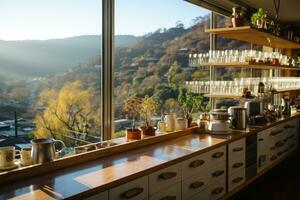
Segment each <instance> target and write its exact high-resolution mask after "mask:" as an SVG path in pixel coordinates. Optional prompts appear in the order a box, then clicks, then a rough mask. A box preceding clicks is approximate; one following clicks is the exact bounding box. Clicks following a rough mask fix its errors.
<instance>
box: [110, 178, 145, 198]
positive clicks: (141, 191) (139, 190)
mask: <svg viewBox="0 0 300 200" xmlns="http://www.w3.org/2000/svg"><path fill="white" fill-rule="evenodd" d="M148 195H149V193H148V176H144V177H141V178H138V179H135V180H133V181H130V182H128V183H125V184H123V185H120V186H117V187H115V188H112V189H110V190H109V200H126V199H130V200H143V199H146V198H148Z"/></svg>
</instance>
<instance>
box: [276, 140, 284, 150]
mask: <svg viewBox="0 0 300 200" xmlns="http://www.w3.org/2000/svg"><path fill="white" fill-rule="evenodd" d="M281 146H283V143H282V142H281V141H278V142H276V143H275V147H276V148H277V147H281Z"/></svg>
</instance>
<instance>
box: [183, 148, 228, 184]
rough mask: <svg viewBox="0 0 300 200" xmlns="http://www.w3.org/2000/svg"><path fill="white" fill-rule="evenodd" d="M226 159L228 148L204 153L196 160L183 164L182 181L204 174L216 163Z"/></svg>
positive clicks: (192, 159) (196, 157)
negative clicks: (204, 171)
mask: <svg viewBox="0 0 300 200" xmlns="http://www.w3.org/2000/svg"><path fill="white" fill-rule="evenodd" d="M225 159H226V147H225V146H222V147H219V148H217V149H214V150H212V151H209V152H206V153H203V154H201V155H199V156H195V157H194V158H191V159H188V160H186V161H184V162H182V179H183V180H184V179H186V178H188V177H191V176H193V175H194V174H197V173H200V172H203V170H205V169H207V168H209V167H210V166H214V165H215V164H216V163H218V162H221V161H224V160H225Z"/></svg>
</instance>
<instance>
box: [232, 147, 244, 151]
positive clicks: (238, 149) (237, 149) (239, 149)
mask: <svg viewBox="0 0 300 200" xmlns="http://www.w3.org/2000/svg"><path fill="white" fill-rule="evenodd" d="M243 149H244V148H243V147H236V148H234V149H233V152H239V151H243Z"/></svg>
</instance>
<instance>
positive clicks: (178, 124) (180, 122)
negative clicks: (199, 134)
mask: <svg viewBox="0 0 300 200" xmlns="http://www.w3.org/2000/svg"><path fill="white" fill-rule="evenodd" d="M187 127H188V120H187V119H184V118H177V119H176V121H175V129H176V131H179V130H184V129H186V128H187Z"/></svg>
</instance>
